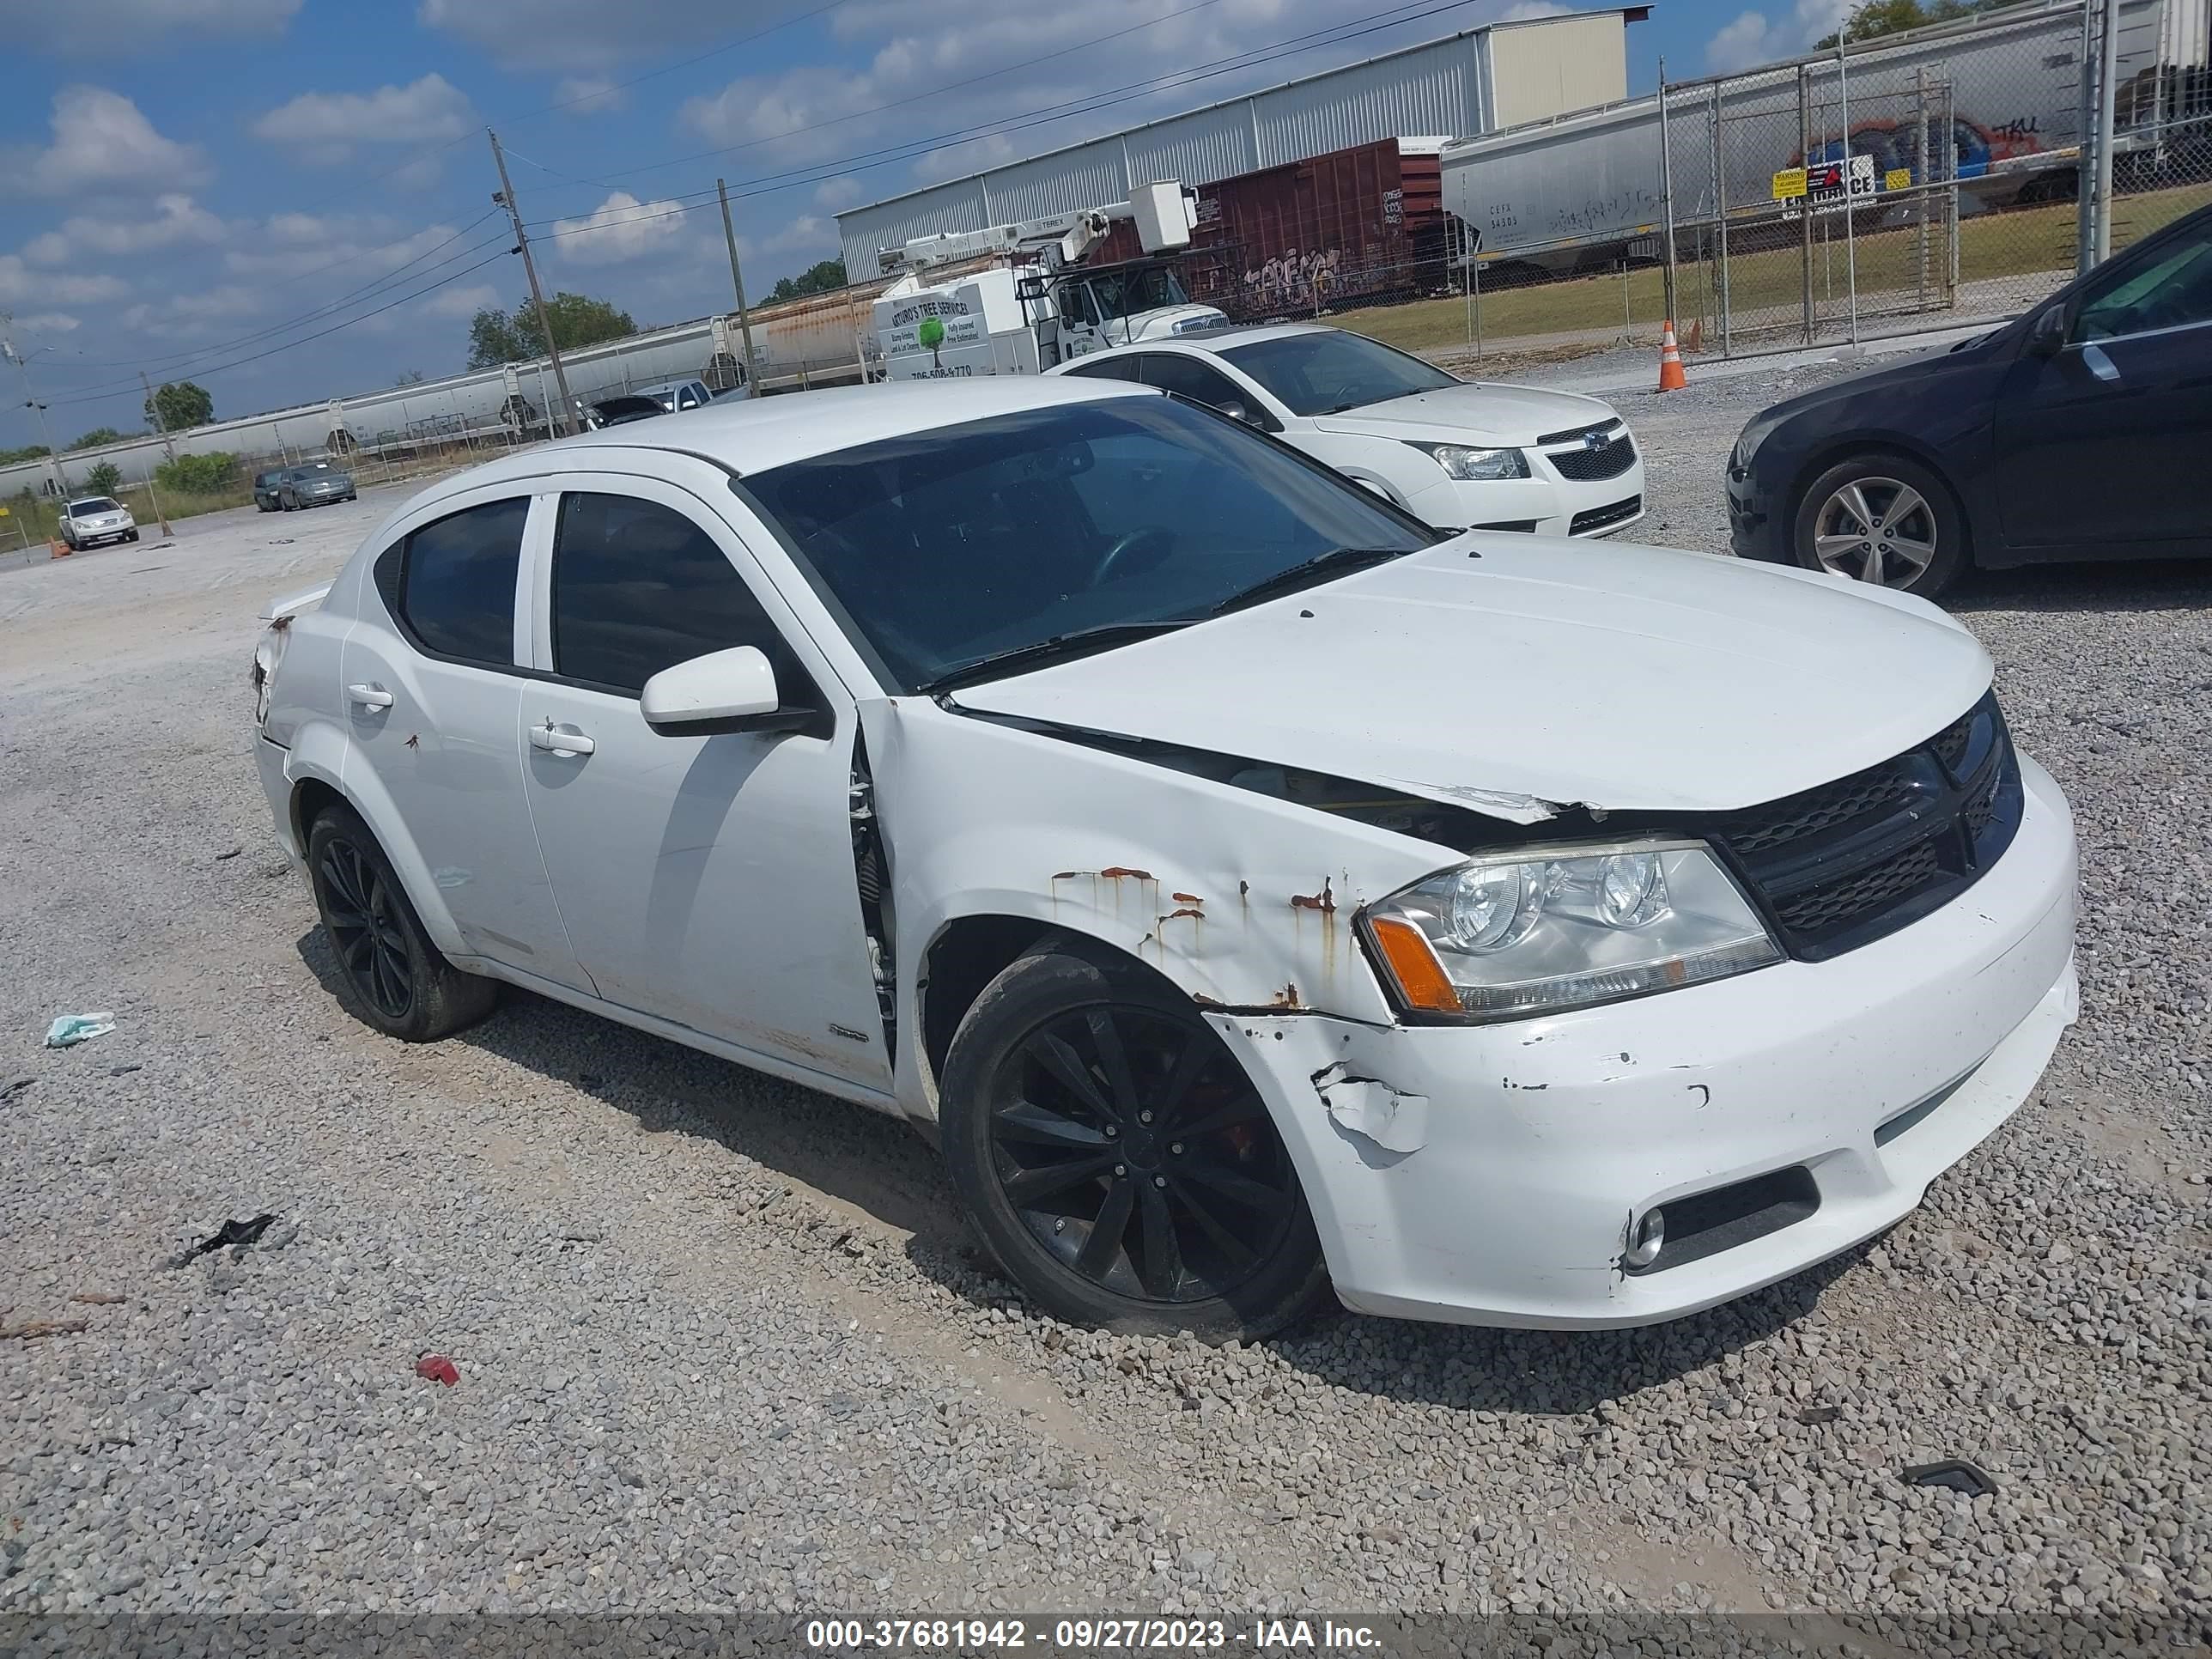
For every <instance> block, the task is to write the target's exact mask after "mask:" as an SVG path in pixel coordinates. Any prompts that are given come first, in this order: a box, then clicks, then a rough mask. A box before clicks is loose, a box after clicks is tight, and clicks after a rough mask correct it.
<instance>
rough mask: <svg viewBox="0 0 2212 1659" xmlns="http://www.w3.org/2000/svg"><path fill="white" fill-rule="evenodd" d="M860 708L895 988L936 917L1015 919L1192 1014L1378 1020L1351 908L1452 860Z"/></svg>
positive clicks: (970, 732)
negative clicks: (1107, 961) (1090, 953)
mask: <svg viewBox="0 0 2212 1659" xmlns="http://www.w3.org/2000/svg"><path fill="white" fill-rule="evenodd" d="M861 720H862V724H863V727H864V730H865V731H866V736H867V746H868V754H869V757H870V760H871V763H872V767H873V769H874V775H875V801H876V810H877V811H878V814H879V817H880V821H881V824H882V829H883V833H884V837H885V840H886V842H887V843H888V845H889V848H890V869H891V872H892V889H893V899H894V906H895V908H896V912H897V915H898V916H899V927H898V945H897V982H898V984H899V985H900V986H901V987H913V986H915V985H916V984H918V983H920V982H921V980H922V979H924V978H925V977H926V964H925V960H924V958H925V956H926V953H927V950H928V948H929V946H930V944H931V942H932V941H933V940H934V939H937V938H938V937H939V935H940V934H941V933H943V932H944V930H945V928H946V927H948V926H950V925H951V924H952V923H954V922H957V921H960V920H962V919H963V918H966V917H976V916H992V917H1017V918H1024V919H1027V920H1030V921H1036V922H1038V923H1040V924H1042V925H1043V926H1046V927H1054V928H1059V929H1062V930H1065V931H1066V932H1069V933H1079V934H1083V935H1085V936H1088V937H1090V938H1092V939H1098V940H1100V941H1102V942H1103V943H1105V944H1107V945H1111V946H1113V947H1114V948H1115V949H1116V950H1118V951H1122V952H1125V953H1126V954H1127V955H1129V956H1131V957H1135V958H1137V959H1138V960H1139V961H1141V962H1143V963H1146V964H1147V965H1148V966H1150V967H1152V968H1153V969H1156V970H1158V972H1159V973H1160V974H1162V975H1164V976H1165V977H1166V978H1167V979H1168V980H1169V981H1171V982H1173V983H1174V984H1175V985H1176V986H1177V987H1180V988H1181V989H1182V991H1183V992H1184V993H1185V994H1188V996H1190V998H1191V999H1192V1000H1193V1001H1194V1002H1195V1003H1197V1004H1198V1005H1199V1006H1201V1007H1204V1008H1206V1009H1208V1010H1209V1011H1235V1010H1240V1009H1242V1010H1251V1011H1255V1012H1275V1013H1282V1012H1323V1013H1327V1014H1329V1015H1333V1016H1335V1017H1337V1018H1342V1019H1346V1020H1352V1021H1356V1022H1360V1023H1364V1024H1370V1025H1388V1024H1390V1023H1391V1021H1392V1019H1393V1013H1392V1010H1391V1008H1390V1006H1389V1002H1388V1001H1387V1000H1385V998H1384V995H1383V989H1382V987H1381V985H1380V984H1379V983H1378V982H1377V981H1376V977H1375V975H1374V974H1373V972H1372V971H1371V970H1370V969H1369V967H1368V965H1367V963H1366V962H1365V960H1364V957H1362V955H1361V951H1360V947H1359V945H1358V940H1357V939H1356V938H1355V936H1354V933H1353V931H1352V919H1353V917H1354V916H1355V915H1356V914H1357V913H1358V909H1359V908H1360V906H1361V905H1363V904H1364V903H1365V902H1368V901H1369V900H1370V899H1373V898H1378V897H1381V896H1383V895H1385V894H1387V893H1391V892H1395V891H1396V890H1398V889H1399V888H1401V887H1403V886H1405V885H1406V884H1408V883H1410V882H1413V881H1417V880H1419V879H1420V878H1422V877H1424V876H1426V875H1428V874H1430V873H1431V872H1434V871H1435V870H1437V868H1439V867H1440V866H1443V865H1445V864H1448V863H1449V862H1450V861H1451V860H1453V859H1454V858H1455V856H1457V854H1455V852H1454V851H1453V850H1452V849H1451V848H1445V847H1440V846H1437V845H1436V844H1435V843H1432V842H1426V841H1423V840H1420V839H1418V838H1416V837H1413V836H1405V835H1401V834H1398V833H1396V832H1395V831H1393V830H1389V829H1382V828H1379V827H1376V826H1375V825H1372V824H1369V823H1361V822H1358V821H1357V820H1355V819H1352V818H1350V817H1338V816H1334V815H1330V814H1327V813H1322V812H1319V811H1314V810H1312V809H1310V808H1308V807H1305V806H1301V805H1296V804H1293V803H1291V802H1290V801H1287V800H1282V799H1274V798H1273V797H1270V796H1267V795H1264V794H1260V793H1255V792H1254V791H1251V790H1249V789H1240V788H1237V787H1232V786H1231V785H1228V784H1224V783H1221V782H1218V781H1212V780H1209V779H1206V778H1204V777H1200V776H1195V775H1190V774H1188V773H1183V772H1179V771H1176V770H1174V769H1170V768H1165V767H1161V766H1157V765H1153V764H1150V763H1146V762H1145V761H1143V760H1141V759H1138V758H1133V757H1128V756H1125V755H1119V754H1115V753H1111V752H1108V751H1105V750H1100V749H1097V748H1094V747H1091V746H1087V745H1085V744H1079V743H1073V742H1069V741H1067V740H1065V739H1063V738H1056V737H1054V736H1051V735H1049V734H1048V733H1043V732H1035V731H1030V730H1025V729H1022V728H1020V727H1018V726H1009V725H1006V724H1002V723H999V722H994V721H991V720H977V719H972V718H969V717H967V716H964V715H963V714H957V713H954V712H951V711H948V710H946V709H944V708H939V706H938V705H937V704H935V703H934V702H931V701H929V700H928V699H926V698H890V699H884V700H880V701H877V702H870V703H866V704H864V705H863V706H862V708H861ZM902 1001H903V1003H904V1004H905V1006H904V1007H903V1008H902V1012H901V1018H902V1024H903V1026H904V1030H905V1034H906V1037H907V1039H908V1040H905V1041H902V1042H901V1044H900V1048H901V1051H902V1057H905V1056H912V1055H913V1054H915V1052H916V1049H917V1048H918V1047H919V1043H918V1041H917V1040H916V1039H917V1038H918V1031H917V1030H916V1028H915V1025H914V1024H913V1022H914V1021H915V1018H916V1011H915V1007H914V1006H913V1005H914V1003H915V998H914V997H912V996H907V997H904V998H902ZM901 1069H902V1073H904V1072H906V1071H907V1069H908V1068H907V1066H906V1065H905V1064H904V1063H903V1059H902V1067H901ZM914 1080H915V1083H916V1084H917V1085H919V1084H920V1082H921V1079H920V1078H919V1076H916V1077H915V1079H914ZM903 1081H904V1079H902V1082H903ZM902 1092H903V1089H902Z"/></svg>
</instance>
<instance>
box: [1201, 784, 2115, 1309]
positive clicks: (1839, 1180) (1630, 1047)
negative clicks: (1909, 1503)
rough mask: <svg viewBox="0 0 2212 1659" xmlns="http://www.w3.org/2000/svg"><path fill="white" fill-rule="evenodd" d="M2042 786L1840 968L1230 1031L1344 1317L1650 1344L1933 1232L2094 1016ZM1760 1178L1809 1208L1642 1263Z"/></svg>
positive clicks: (2065, 818)
mask: <svg viewBox="0 0 2212 1659" xmlns="http://www.w3.org/2000/svg"><path fill="white" fill-rule="evenodd" d="M2021 766H2022V773H2023V781H2024V784H2025V789H2026V796H2027V805H2026V811H2025V813H2024V815H2023V817H2022V821H2021V829H2020V832H2019V834H2018V836H2016V837H2015V840H2014V842H2013V844H2012V846H2011V848H2009V849H2008V851H2007V852H2006V854H2005V855H2004V856H2003V857H2002V859H2000V860H1998V862H1997V863H1996V866H1994V867H1993V868H1991V869H1990V872H1988V873H1987V874H1986V875H1984V877H1983V878H1982V879H1981V880H1980V881H1979V882H1978V883H1976V884H1975V885H1974V886H1972V888H1970V889H1968V890H1966V892H1965V893H1964V894H1962V895H1961V896H1960V897H1959V898H1958V899H1956V900H1954V902H1952V903H1951V904H1949V905H1948V906H1946V907H1945V908H1942V909H1941V910H1938V911H1936V912H1935V913H1934V914H1933V915H1929V916H1927V917H1925V918H1923V920H1922V921H1918V922H1916V923H1914V924H1913V925H1912V926H1911V927H1906V928H1904V929H1902V930H1900V931H1899V932H1898V933H1893V934H1892V935H1890V936H1889V937H1888V938H1887V939H1881V940H1879V941H1877V942H1876V943H1875V944H1873V945H1867V946H1865V947H1863V948H1862V949H1860V950H1857V951H1851V952H1849V953H1848V954H1846V955H1844V956H1841V957H1835V958H1833V959H1832V960H1830V961H1826V962H1821V963H1803V962H1790V963H1782V964H1779V965H1778V966H1776V967H1773V968H1769V969H1762V970H1760V971H1759V972H1755V973H1751V974H1746V975H1741V976H1739V977H1737V978H1735V979H1730V980H1724V981H1719V982H1718V983H1716V984H1712V985H1707V986H1700V987H1692V988H1690V989H1686V990H1681V991H1675V992H1669V993H1667V994H1662V995H1658V996H1651V997H1645V998H1642V999H1640V1000H1635V1001H1630V1002H1623V1003H1617V1004H1614V1005H1613V1006H1607V1007H1601V1008H1592V1009H1585V1010H1582V1011H1580V1012H1575V1013H1571V1014H1566V1015H1562V1016H1559V1017H1555V1018H1542V1019H1531V1020H1523V1021H1517V1022H1514V1023H1510V1024H1499V1025H1490V1026H1480V1027H1464V1026H1450V1027H1441V1026H1429V1027H1412V1028H1407V1027H1394V1028H1390V1029H1388V1030H1377V1029H1376V1028H1373V1027H1370V1026H1364V1025H1355V1024H1349V1023H1346V1022H1343V1021H1339V1020H1332V1019H1328V1018H1322V1017H1315V1016H1290V1017H1282V1018H1274V1017H1268V1018H1253V1017H1249V1016H1247V1017H1242V1018H1240V1017H1237V1016H1235V1015H1227V1014H1223V1015H1215V1016H1212V1024H1214V1026H1215V1028H1216V1029H1217V1030H1219V1031H1220V1032H1221V1034H1222V1036H1224V1038H1225V1040H1226V1041H1227V1042H1229V1043H1230V1045H1231V1048H1233V1049H1235V1050H1236V1051H1237V1054H1238V1055H1239V1057H1240V1058H1241V1059H1242V1060H1243V1061H1244V1063H1245V1065H1246V1067H1247V1069H1248V1070H1249V1072H1250V1073H1251V1074H1252V1076H1253V1077H1254V1079H1255V1080H1256V1081H1257V1083H1258V1085H1259V1087H1260V1090H1261V1093H1262V1095H1263V1096H1264V1097H1266V1098H1267V1103H1268V1105H1269V1107H1270V1109H1271V1110H1272V1112H1273V1116H1274V1119H1275V1121H1276V1123H1277V1124H1278V1125H1279V1127H1280V1128H1281V1129H1282V1131H1283V1135H1284V1139H1285V1143H1286V1145H1287V1146H1289V1148H1290V1152H1291V1157H1292V1158H1293V1160H1294V1161H1295V1162H1296V1164H1297V1168H1298V1172H1299V1175H1300V1177H1301V1179H1302V1181H1303V1182H1304V1186H1305V1190H1306V1194H1307V1197H1308V1199H1309V1200H1310V1203H1311V1205H1312V1206H1313V1211H1314V1216H1315V1219H1316V1223H1317V1225H1318V1226H1319V1228H1320V1231H1321V1237H1322V1247H1323V1249H1324V1250H1325V1251H1326V1252H1327V1254H1328V1264H1329V1271H1330V1273H1331V1275H1332V1277H1333V1279H1334V1282H1335V1285H1336V1291H1337V1294H1338V1296H1339V1297H1340V1298H1341V1299H1342V1300H1343V1301H1344V1303H1345V1304H1346V1305H1347V1306H1349V1307H1351V1308H1352V1309H1354V1310H1358V1311H1361V1312H1365V1313H1376V1314H1388V1315H1395V1316H1403V1317H1408V1318H1417V1319H1432V1320H1443V1321H1450V1322H1462V1323H1469V1324H1489V1325H1519V1326H1544V1327H1555V1328H1602V1327H1612V1326H1625V1325H1641V1324H1649V1323H1652V1322H1656V1321H1660V1320H1665V1319H1672V1318H1675V1317H1678V1316H1681V1315H1684V1314H1689V1313H1694V1312H1696V1311H1698V1310H1700V1309H1704V1308H1709V1307H1711V1306H1713V1305H1714V1304H1717V1303H1721V1302H1725V1301H1727V1300H1729V1299H1730V1298H1731V1297H1738V1296H1741V1295H1744V1294H1746V1293H1747V1292H1748V1291H1754V1290H1757V1289H1759V1287H1760V1286H1762V1285H1770V1284H1772V1283H1773V1282H1775V1281H1776V1280H1778V1279H1784V1278H1787V1277H1789V1276H1790V1274H1792V1273H1798V1272H1801V1271H1802V1270H1803V1269H1804V1268H1807V1267H1811V1266H1813V1265H1814V1263H1816V1262H1819V1261H1824V1260H1826V1258H1828V1257H1830V1256H1832V1255H1836V1254H1837V1253H1838V1252H1839V1251H1841V1250H1844V1249H1848V1248H1850V1246H1851V1245H1853V1244H1856V1243H1859V1242H1860V1241H1862V1240H1863V1239H1866V1238H1869V1237H1872V1236H1873V1235H1875V1234H1876V1233H1879V1232H1881V1231H1883V1230H1884V1229H1885V1228H1887V1227H1888V1226H1890V1225H1892V1224H1893V1223H1894V1222H1896V1221H1897V1220H1898V1219H1899V1218H1901V1217H1903V1216H1904V1215H1905V1214H1906V1213H1907V1212H1910V1211H1911V1209H1912V1208H1913V1207H1914V1206H1916V1205H1917V1204H1918V1203H1919V1201H1920V1199H1921V1197H1922V1195H1923V1194H1924V1193H1925V1192H1926V1190H1927V1188H1928V1183H1929V1182H1930V1181H1932V1180H1934V1179H1935V1177H1936V1176H1938V1175H1940V1174H1942V1172H1943V1171H1944V1170H1947V1169H1948V1168H1950V1167H1951V1165H1952V1164H1955V1163H1957V1162H1958V1161H1959V1159H1960V1158H1963V1157H1965V1156H1966V1153H1967V1152H1969V1151H1971V1150H1972V1148H1973V1147H1974V1146H1977V1145H1978V1144H1979V1142H1980V1141H1981V1140H1983V1139H1984V1138H1985V1137H1986V1136H1988V1135H1989V1134H1990V1133H1991V1132H1993V1131H1994V1130H1995V1129H1996V1127H1998V1125H2000V1124H2001V1123H2002V1122H2003V1121H2005V1119H2006V1118H2008V1117H2009V1116H2010V1115H2012V1113H2013V1112H2014V1111H2015V1109H2017V1108H2018V1107H2019V1106H2020V1104H2021V1102H2022V1101H2024V1100H2025V1099H2026V1098H2027V1096H2028V1095H2029V1093H2030V1092H2031V1091H2033V1089H2034V1087H2035V1084H2036V1081H2037V1079H2039V1077H2040V1076H2041V1074H2042V1072H2043V1068H2044V1066H2045V1064H2046V1063H2047V1062H2048V1060H2049V1059H2050V1057H2051V1051H2052V1049H2053V1048H2054V1047H2055V1046H2056V1045H2057V1041H2058V1036H2059V1034H2060V1032H2061V1031H2062V1030H2063V1029H2064V1028H2065V1026H2066V1025H2067V1024H2069V1022H2071V1020H2072V1019H2073V1018H2074V1017H2075V1008H2076V989H2075V971H2074V961H2073V948H2074V894H2075V842H2074V829H2073V824H2072V821H2071V818H2070V817H2069V813H2068V809H2067V805H2066V801H2065V798H2064V796H2063V794H2062V793H2060V791H2059V789H2058V787H2057V784H2056V783H2055V782H2053V781H2052V780H2051V776H2050V775H2049V774H2047V773H2046V772H2045V771H2044V770H2043V769H2042V768H2041V767H2039V766H2037V765H2036V764H2035V763H2033V761H2029V760H2027V759H2025V758H2024V757H2023V760H2022V763H2021ZM1930 1101H1933V1102H1935V1103H1934V1104H1933V1105H1932V1106H1929V1105H1927V1103H1929V1102H1930ZM1923 1106H1925V1107H1926V1109H1925V1110H1924V1111H1922V1112H1920V1113H1919V1114H1918V1115H1917V1116H1916V1115H1913V1114H1914V1110H1915V1109H1916V1108H1922V1107H1923ZM1878 1132H1879V1133H1878ZM1394 1149H1395V1150H1394ZM1763 1176H1771V1177H1774V1179H1775V1180H1776V1181H1778V1182H1789V1183H1796V1188H1797V1190H1799V1191H1801V1192H1802V1193H1805V1194H1810V1204H1809V1208H1808V1204H1807V1203H1806V1202H1802V1201H1801V1202H1799V1203H1797V1204H1796V1205H1795V1206H1787V1205H1785V1206H1781V1208H1780V1210H1779V1211H1778V1212H1777V1213H1778V1214H1780V1215H1782V1216H1783V1217H1784V1219H1783V1220H1781V1221H1780V1222H1779V1223H1778V1224H1776V1225H1774V1226H1773V1228H1772V1230H1771V1231H1765V1232H1763V1233H1757V1234H1754V1235H1752V1236H1748V1237H1745V1238H1744V1240H1743V1242H1738V1243H1731V1244H1729V1245H1728V1246H1727V1247H1726V1248H1717V1249H1712V1251H1711V1253H1710V1254H1705V1255H1695V1254H1694V1253H1692V1254H1691V1255H1689V1256H1688V1257H1687V1259H1682V1260H1680V1262H1679V1265H1672V1266H1670V1265H1668V1261H1667V1256H1666V1254H1665V1253H1663V1252H1662V1257H1661V1261H1660V1262H1659V1263H1657V1264H1655V1267H1654V1268H1653V1269H1652V1270H1650V1271H1645V1272H1641V1273H1637V1272H1632V1271H1630V1270H1629V1269H1628V1268H1627V1267H1626V1266H1625V1262H1624V1256H1625V1253H1626V1250H1627V1249H1628V1246H1629V1243H1630V1241H1631V1234H1632V1230H1633V1229H1634V1227H1635V1226H1636V1225H1637V1224H1638V1222H1639V1221H1640V1219H1641V1218H1643V1217H1644V1216H1645V1215H1646V1214H1647V1213H1648V1212H1650V1210H1651V1209H1653V1208H1655V1207H1664V1206H1668V1205H1670V1204H1678V1205H1679V1204H1680V1201H1681V1200H1688V1199H1691V1198H1692V1197H1695V1196H1697V1195H1699V1194H1711V1193H1714V1192H1716V1191H1717V1189H1720V1188H1732V1187H1735V1185H1736V1184H1737V1183H1741V1182H1751V1181H1753V1179H1754V1178H1757V1177H1763ZM1763 1184H1764V1183H1763ZM1746 1190H1758V1189H1753V1188H1747V1189H1746ZM1695 1212H1696V1206H1686V1205H1684V1206H1680V1208H1678V1210H1677V1213H1678V1214H1680V1215H1684V1216H1689V1215H1692V1214H1694V1213H1695ZM1769 1219H1771V1217H1770V1218H1769ZM1714 1237H1716V1238H1718V1237H1726V1236H1725V1235H1715V1236H1714ZM1710 1242H1711V1241H1710V1240H1709V1243H1710ZM1668 1248H1669V1249H1670V1250H1671V1249H1673V1248H1674V1246H1673V1244H1672V1243H1670V1245H1669V1247H1668Z"/></svg>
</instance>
